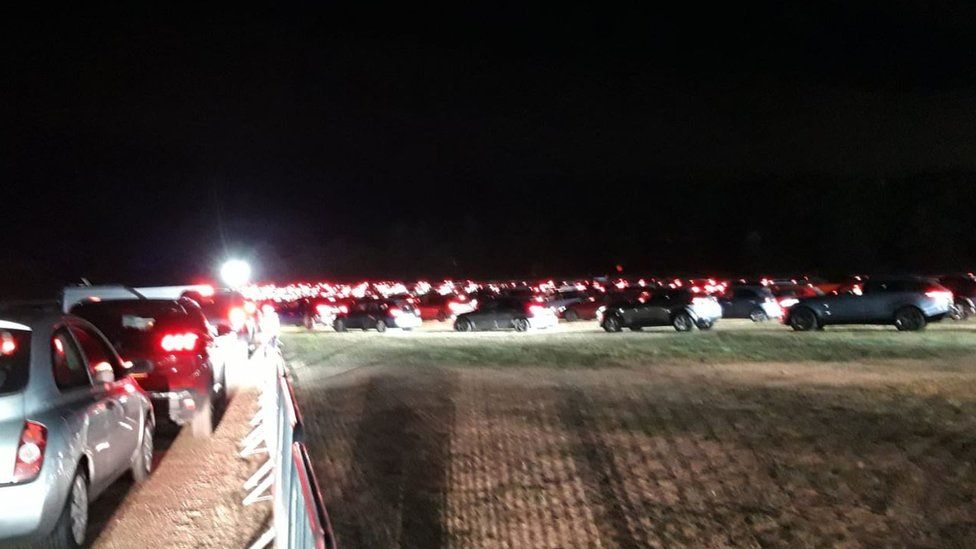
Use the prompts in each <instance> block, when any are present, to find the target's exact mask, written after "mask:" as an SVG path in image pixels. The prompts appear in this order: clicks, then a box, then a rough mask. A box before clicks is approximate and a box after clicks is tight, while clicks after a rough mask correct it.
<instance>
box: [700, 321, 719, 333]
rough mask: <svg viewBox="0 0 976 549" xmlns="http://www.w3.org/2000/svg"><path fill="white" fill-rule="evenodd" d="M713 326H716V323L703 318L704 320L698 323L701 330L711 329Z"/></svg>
mask: <svg viewBox="0 0 976 549" xmlns="http://www.w3.org/2000/svg"><path fill="white" fill-rule="evenodd" d="M713 326H715V323H714V322H709V321H707V320H703V321H701V322H699V323H698V329H699V330H706V331H707V330H711V329H712V327H713Z"/></svg>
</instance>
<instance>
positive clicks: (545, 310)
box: [454, 297, 559, 332]
mask: <svg viewBox="0 0 976 549" xmlns="http://www.w3.org/2000/svg"><path fill="white" fill-rule="evenodd" d="M558 322H559V319H558V318H556V314H555V313H554V312H553V310H552V309H550V308H549V307H546V306H545V305H543V304H542V303H539V302H538V301H536V300H535V299H531V298H529V299H527V298H525V297H498V298H496V299H492V300H488V301H484V302H481V303H479V304H478V308H477V309H476V310H474V311H471V312H470V313H464V314H460V315H458V317H457V319H456V320H455V321H454V329H455V330H456V331H458V332H473V331H475V330H515V331H517V332H525V331H528V330H529V329H541V328H551V327H553V326H555V325H556V324H558Z"/></svg>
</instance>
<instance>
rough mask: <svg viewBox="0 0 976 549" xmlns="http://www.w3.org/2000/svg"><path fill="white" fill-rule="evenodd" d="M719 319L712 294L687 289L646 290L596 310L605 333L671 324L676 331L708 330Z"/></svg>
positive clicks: (719, 313)
mask: <svg viewBox="0 0 976 549" xmlns="http://www.w3.org/2000/svg"><path fill="white" fill-rule="evenodd" d="M720 318H722V307H721V306H720V305H719V304H718V301H717V300H716V299H715V298H714V297H710V296H697V295H695V294H693V293H692V292H690V291H688V290H686V289H674V290H672V289H661V290H648V291H645V292H643V293H642V294H640V295H639V296H638V297H637V298H635V299H630V300H625V301H616V302H612V303H610V304H609V305H607V306H606V307H600V309H598V310H597V320H599V321H600V326H602V327H603V329H604V330H606V331H608V332H619V331H621V330H622V329H624V328H629V329H631V330H633V331H640V330H641V329H642V328H645V327H648V326H674V329H675V330H678V331H679V332H687V331H689V330H691V329H692V328H694V327H696V326H697V327H698V328H699V329H700V330H708V329H711V327H712V326H714V325H715V323H716V322H717V321H718V319H720Z"/></svg>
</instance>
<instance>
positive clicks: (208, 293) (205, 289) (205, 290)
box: [197, 285, 214, 297]
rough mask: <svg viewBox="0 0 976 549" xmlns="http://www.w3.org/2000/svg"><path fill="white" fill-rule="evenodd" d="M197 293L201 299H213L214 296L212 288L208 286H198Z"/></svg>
mask: <svg viewBox="0 0 976 549" xmlns="http://www.w3.org/2000/svg"><path fill="white" fill-rule="evenodd" d="M197 292H199V293H200V295H201V296H202V297H213V295H214V289H213V286H209V285H207V286H200V287H199V288H197Z"/></svg>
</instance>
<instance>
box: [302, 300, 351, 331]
mask: <svg viewBox="0 0 976 549" xmlns="http://www.w3.org/2000/svg"><path fill="white" fill-rule="evenodd" d="M299 308H300V310H301V314H302V324H303V325H304V326H305V328H307V329H309V330H314V329H315V327H316V326H332V325H333V324H334V323H335V319H336V315H338V314H339V313H347V312H349V306H348V305H347V304H345V303H341V302H339V301H337V300H336V299H335V298H333V297H329V298H326V297H320V298H316V299H303V300H301V303H300V305H299Z"/></svg>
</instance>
